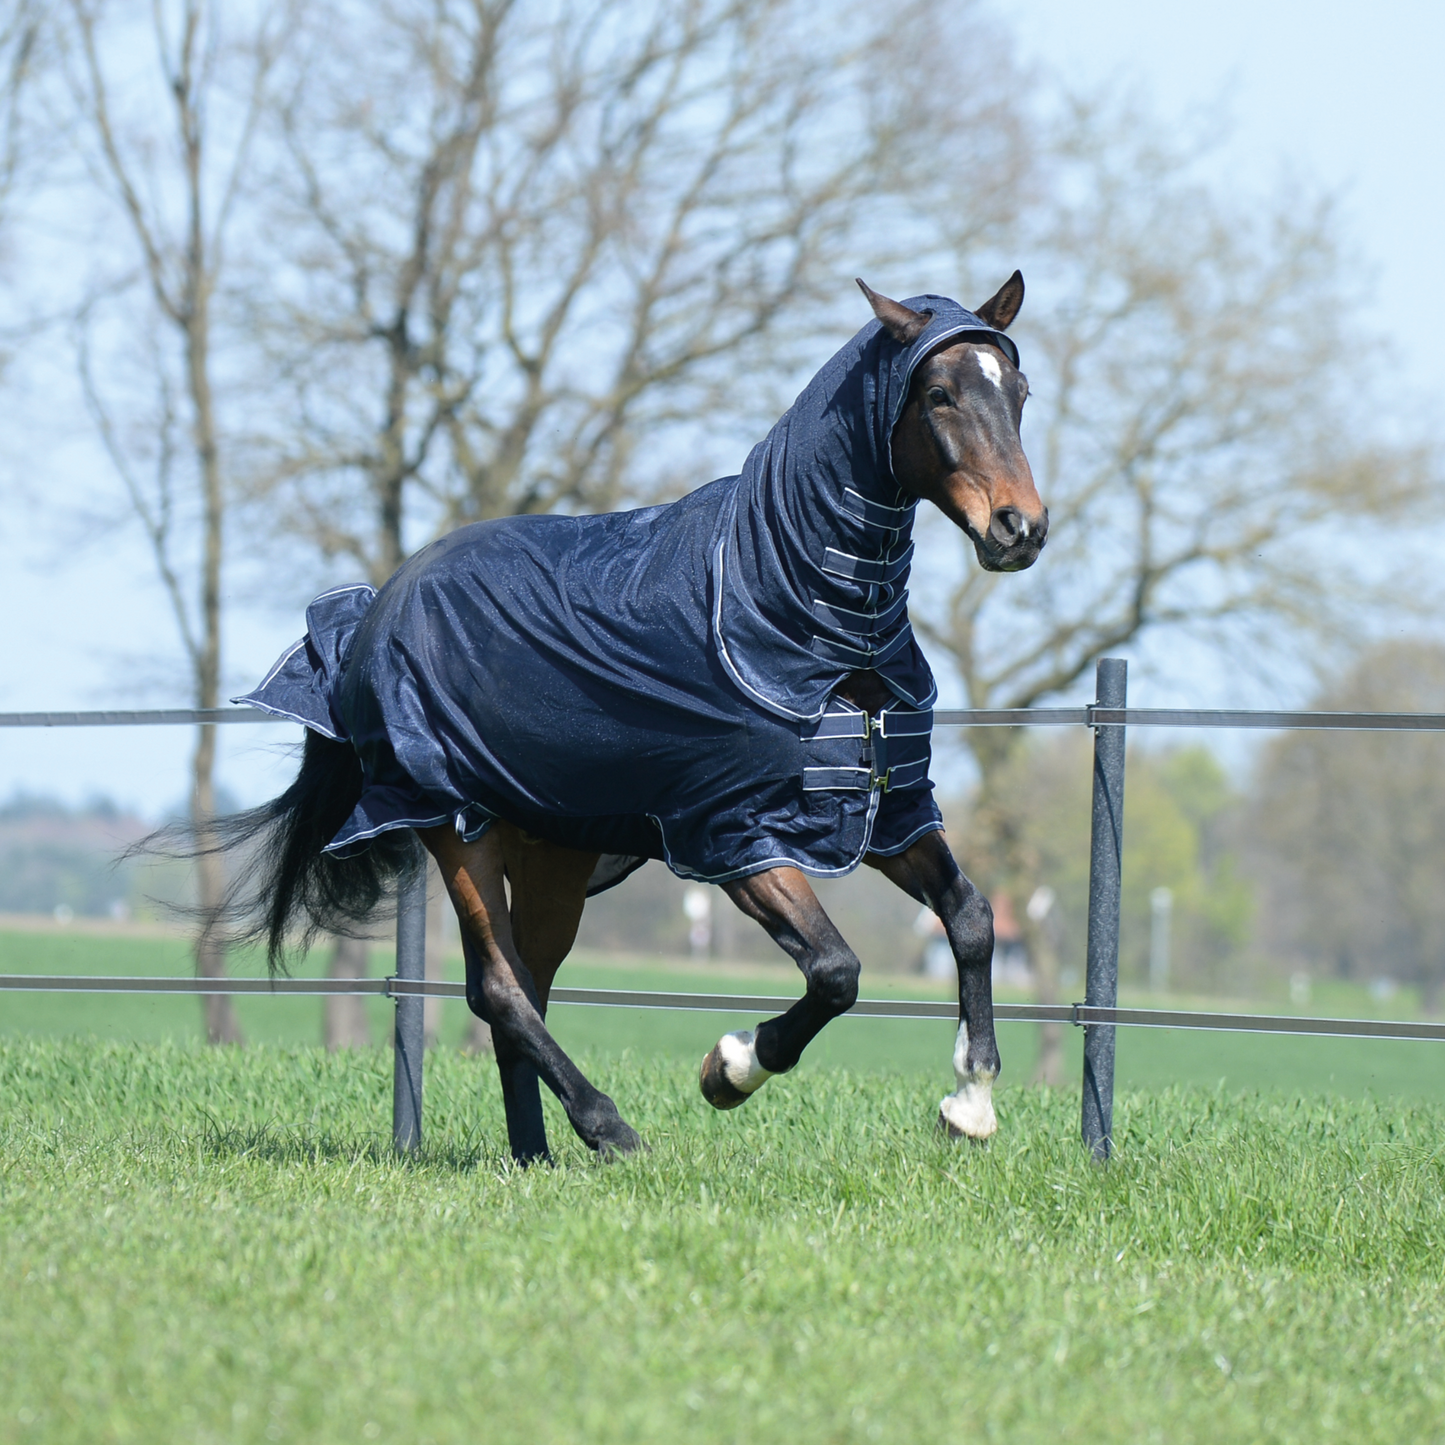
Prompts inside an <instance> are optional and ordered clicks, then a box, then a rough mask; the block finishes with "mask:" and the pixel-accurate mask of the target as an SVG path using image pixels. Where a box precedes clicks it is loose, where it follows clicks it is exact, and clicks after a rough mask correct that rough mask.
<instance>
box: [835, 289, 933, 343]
mask: <svg viewBox="0 0 1445 1445" xmlns="http://www.w3.org/2000/svg"><path fill="white" fill-rule="evenodd" d="M853 279H854V280H855V281H856V282H857V283H858V287H859V289H860V290H861V291H862V292H863V294H864V295H865V296H866V297H867V298H868V304H869V305H870V306H871V307H872V308H873V314H874V315H875V316H876V317H877V318H878V319H879V321H881V322H882V323H883V329H884V330H885V331H886V332H887V333H888V334H889V335H890V336H891V337H892V338H893V339H894V340H895V341H896V342H897V343H898V344H899V345H900V346H912V345H913V343H914V342H915V341H917V340H918V338H919V337H920V336H922V335H923V329H924V327H926V326H927V325H928V323H929V322H930V321H931V320H932V319H933V316H932V313H931V312H928V311H912V310H910V309H909V308H908V307H907V306H905V305H903V303H902V302H901V301H890V300H889V299H888V298H887V297H886V296H880V295H879V294H878V293H877V292H876V291H875V290H874V289H873V288H872V287H871V286H870V285H869V284H868V283H867V282H866V281H865V280H864V279H863V278H862V277H861V276H855V277H854V278H853Z"/></svg>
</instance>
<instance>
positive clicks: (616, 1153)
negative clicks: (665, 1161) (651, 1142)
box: [595, 1119, 647, 1163]
mask: <svg viewBox="0 0 1445 1445" xmlns="http://www.w3.org/2000/svg"><path fill="white" fill-rule="evenodd" d="M595 1148H596V1150H597V1157H598V1158H599V1159H602V1160H604V1161H606V1162H607V1163H611V1162H612V1161H613V1160H614V1159H625V1158H626V1157H627V1156H628V1155H629V1154H637V1153H640V1152H643V1151H645V1150H646V1149H647V1144H646V1142H645V1141H644V1140H643V1137H642V1135H641V1134H639V1133H638V1132H637V1130H636V1129H634V1128H633V1127H632V1125H631V1124H627V1123H624V1122H623V1121H622V1120H621V1119H619V1120H618V1121H617V1123H616V1124H615V1125H614V1126H613V1127H612V1130H611V1131H610V1132H609V1133H608V1134H606V1135H604V1136H603V1137H602V1138H601V1139H599V1140H598V1141H597V1143H596V1145H595Z"/></svg>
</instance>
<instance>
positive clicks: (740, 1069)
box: [697, 1029, 773, 1109]
mask: <svg viewBox="0 0 1445 1445" xmlns="http://www.w3.org/2000/svg"><path fill="white" fill-rule="evenodd" d="M772 1077H773V1076H772V1074H770V1073H769V1072H768V1070H767V1069H765V1068H764V1067H763V1066H762V1065H761V1064H760V1063H759V1062H758V1055H757V1050H756V1048H755V1047H754V1044H753V1035H752V1031H751V1030H750V1029H743V1030H741V1031H739V1032H738V1033H733V1034H724V1035H723V1036H722V1038H720V1039H719V1040H718V1041H717V1043H716V1044H715V1045H714V1046H713V1049H712V1052H711V1053H709V1054H708V1056H707V1057H706V1058H705V1059H704V1060H703V1061H702V1068H701V1069H699V1070H698V1080H697V1081H698V1084H699V1086H700V1087H701V1089H702V1096H703V1098H704V1099H706V1100H707V1101H708V1103H709V1104H711V1105H712V1106H713V1108H714V1109H736V1108H737V1106H738V1105H739V1104H743V1103H746V1102H747V1100H748V1098H749V1097H750V1096H751V1095H753V1094H755V1093H757V1091H758V1090H759V1089H760V1088H762V1086H763V1085H764V1084H765V1083H766V1082H767V1081H768V1080H769V1079H771V1078H772Z"/></svg>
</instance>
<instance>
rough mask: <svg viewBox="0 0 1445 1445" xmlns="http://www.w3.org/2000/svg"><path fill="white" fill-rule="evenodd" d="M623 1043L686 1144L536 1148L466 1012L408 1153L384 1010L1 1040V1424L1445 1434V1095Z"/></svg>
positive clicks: (602, 1056)
mask: <svg viewBox="0 0 1445 1445" xmlns="http://www.w3.org/2000/svg"><path fill="white" fill-rule="evenodd" d="M575 1012H577V1013H581V1012H582V1011H581V1010H577V1011H575ZM594 1016H595V1015H594ZM714 1031H715V1030H714ZM584 1066H585V1067H587V1068H588V1069H589V1070H591V1071H592V1072H593V1074H594V1077H596V1078H597V1080H598V1082H599V1083H600V1084H602V1086H603V1087H605V1088H607V1089H609V1091H610V1092H612V1093H613V1094H614V1096H615V1097H616V1099H617V1101H618V1103H619V1105H620V1106H621V1108H622V1109H623V1112H624V1114H625V1115H626V1116H627V1117H628V1118H630V1119H631V1120H632V1121H633V1122H635V1123H636V1124H637V1126H638V1127H639V1128H640V1129H641V1130H642V1132H643V1133H644V1135H645V1136H646V1137H647V1139H648V1140H649V1142H650V1144H651V1146H652V1148H651V1152H650V1153H649V1154H647V1155H646V1156H644V1157H641V1158H637V1159H634V1160H629V1161H626V1162H624V1163H622V1164H619V1165H613V1166H599V1165H597V1164H595V1163H594V1162H593V1161H592V1160H591V1158H590V1157H589V1156H587V1155H586V1154H585V1151H584V1150H582V1148H581V1147H580V1146H579V1145H577V1144H576V1143H575V1141H573V1140H572V1138H571V1136H570V1134H569V1132H568V1131H567V1129H566V1126H565V1122H564V1121H563V1119H562V1118H561V1116H560V1112H559V1111H558V1110H556V1109H555V1108H554V1107H552V1105H551V1104H550V1101H549V1105H548V1107H549V1111H550V1113H549V1126H550V1128H551V1131H552V1135H553V1140H554V1144H556V1145H560V1150H559V1167H557V1168H555V1169H550V1170H549V1169H535V1170H532V1171H529V1172H526V1173H519V1172H517V1171H516V1170H514V1169H513V1168H512V1167H511V1166H510V1164H509V1162H508V1161H507V1158H506V1153H505V1143H504V1139H505V1134H504V1128H503V1121H502V1117H501V1106H500V1100H499V1096H498V1091H497V1089H496V1087H495V1082H494V1076H493V1070H492V1066H491V1063H490V1061H489V1060H487V1059H485V1058H472V1057H468V1056H466V1055H465V1054H463V1053H462V1052H461V1051H460V1050H457V1049H455V1048H450V1047H443V1048H440V1049H438V1050H436V1051H435V1052H434V1054H433V1055H431V1056H430V1059H429V1065H428V1082H427V1121H428V1135H427V1144H426V1147H425V1149H424V1150H423V1151H422V1153H421V1154H420V1156H419V1157H417V1158H415V1159H412V1160H407V1161H398V1160H396V1159H394V1158H392V1157H391V1156H390V1155H389V1153H388V1151H387V1149H386V1147H385V1144H386V1140H387V1139H388V1137H389V1087H390V1085H389V1081H390V1068H391V1063H390V1056H389V1054H388V1053H387V1051H386V1050H384V1049H381V1048H377V1049H372V1050H362V1051H358V1052H355V1053H352V1054H341V1055H327V1054H326V1053H324V1052H323V1051H321V1050H320V1049H318V1048H315V1047H312V1046H292V1047H286V1046H275V1045H270V1046H257V1047H252V1048H250V1049H247V1050H245V1051H234V1050H209V1051H208V1050H205V1049H202V1048H199V1047H196V1046H194V1045H187V1044H179V1043H174V1042H170V1043H148V1044H131V1043H116V1042H103V1041H96V1040H82V1039H75V1038H46V1037H39V1036H31V1037H26V1036H17V1035H11V1036H8V1037H6V1038H4V1039H0V1121H3V1123H0V1289H3V1292H4V1298H5V1301H6V1304H5V1307H4V1309H3V1310H0V1440H5V1441H12V1440H13V1441H30V1440H34V1441H40V1440H44V1441H72V1440H73V1441H87V1442H89V1441H112V1440H113V1441H121V1440H133V1439H143V1440H148V1441H170V1440H185V1441H209V1440H227V1441H252V1440H254V1441H258V1442H259V1441H271V1440H286V1439H294V1440H305V1441H333V1440H334V1441H347V1442H350V1441H355V1440H398V1441H408V1442H420V1441H436V1442H444V1441H453V1440H456V1441H462V1440H467V1441H472V1440H476V1439H485V1440H487V1441H488V1442H489V1445H490V1442H510V1441H529V1442H530V1441H542V1440H545V1441H552V1440H557V1441H574V1440H575V1441H584V1440H585V1441H589V1442H591V1441H619V1442H628V1445H631V1442H636V1441H653V1440H668V1441H671V1440H684V1439H685V1440H689V1441H742V1440H746V1441H752V1442H764V1441H774V1440H777V1441H798V1440H835V1441H852V1440H857V1441H866V1440H875V1439H879V1440H923V1439H940V1440H941V1439H954V1438H961V1437H966V1438H968V1439H971V1440H991V1441H992V1440H998V1441H1013V1440H1018V1441H1025V1440H1027V1441H1036V1440H1038V1439H1041V1438H1053V1439H1058V1440H1063V1441H1072V1440H1079V1441H1083V1440H1148V1439H1161V1440H1169V1441H1191V1440H1199V1441H1205V1440H1210V1441H1214V1440H1221V1439H1250V1440H1270V1441H1276V1440H1277V1441H1294V1440H1299V1441H1316V1440H1319V1439H1321V1438H1342V1437H1346V1436H1348V1438H1351V1439H1352V1440H1355V1441H1371V1440H1390V1441H1392V1442H1393V1441H1396V1440H1398V1439H1401V1438H1409V1439H1416V1440H1428V1439H1436V1438H1445V1424H1442V1422H1445V1383H1442V1382H1445V1328H1442V1326H1445V1295H1442V1290H1441V1286H1442V1282H1445V1281H1442V1274H1445V1157H1442V1151H1441V1147H1440V1139H1441V1137H1442V1130H1445V1107H1441V1106H1440V1105H1439V1104H1430V1103H1424V1102H1408V1103H1407V1102H1400V1103H1390V1102H1387V1101H1384V1100H1380V1099H1371V1098H1363V1099H1362V1098H1355V1099H1352V1100H1350V1099H1345V1098H1342V1097H1327V1096H1317V1097H1305V1096H1301V1095H1294V1096H1289V1095H1285V1094H1258V1093H1237V1092H1227V1091H1225V1090H1223V1089H1204V1088H1182V1089H1163V1090H1156V1091H1151V1092H1148V1093H1141V1092H1133V1093H1125V1094H1123V1095H1121V1097H1120V1099H1119V1103H1118V1118H1119V1120H1120V1122H1121V1126H1122V1127H1121V1128H1120V1131H1119V1148H1118V1155H1117V1157H1116V1159H1115V1161H1114V1162H1113V1164H1112V1165H1111V1166H1110V1167H1109V1168H1108V1169H1107V1170H1100V1169H1097V1168H1095V1167H1094V1166H1093V1165H1092V1164H1090V1163H1089V1161H1088V1160H1087V1159H1086V1157H1085V1156H1084V1154H1083V1152H1082V1150H1081V1148H1080V1147H1079V1145H1078V1143H1077V1128H1078V1118H1077V1110H1078V1101H1077V1096H1076V1094H1075V1093H1074V1091H1072V1090H1070V1091H1067V1092H1063V1093H1051V1092H1049V1091H1046V1090H1038V1089H1026V1088H1019V1087H1011V1088H1006V1089H1004V1090H1003V1091H1002V1092H1001V1097H1000V1118H1001V1124H1002V1130H1001V1133H1000V1135H999V1137H998V1139H997V1140H996V1141H995V1142H994V1143H993V1144H992V1145H990V1146H988V1147H985V1148H964V1149H960V1148H957V1147H950V1146H948V1145H946V1144H945V1143H944V1142H942V1141H941V1140H940V1139H939V1138H938V1137H937V1136H936V1135H935V1134H934V1133H933V1131H932V1130H931V1129H930V1127H929V1119H930V1117H931V1112H932V1110H933V1108H934V1107H935V1106H936V1101H937V1098H938V1095H939V1093H940V1092H941V1083H942V1081H941V1080H940V1078H939V1077H937V1073H938V1071H937V1070H936V1069H935V1070H934V1071H933V1076H930V1075H929V1074H925V1073H923V1072H921V1071H916V1070H915V1071H894V1072H881V1071H864V1072H859V1071H847V1070H843V1069H841V1068H839V1067H838V1066H836V1065H833V1064H807V1063H805V1065H804V1066H803V1067H802V1068H801V1069H800V1070H799V1071H798V1073H797V1074H796V1075H795V1076H793V1077H792V1078H789V1079H784V1080H777V1081H774V1083H772V1084H770V1085H769V1086H768V1087H767V1088H766V1089H765V1090H764V1091H763V1092H762V1094H761V1095H760V1096H759V1097H758V1098H756V1099H754V1100H752V1101H750V1102H749V1104H748V1105H747V1106H746V1107H745V1108H743V1109H741V1110H738V1111H736V1112H735V1113H730V1114H715V1113H714V1112H713V1111H711V1110H710V1109H708V1108H707V1107H706V1106H705V1105H704V1104H703V1103H702V1101H701V1099H700V1098H699V1097H698V1095H697V1091H696V1082H695V1073H694V1070H695V1064H693V1063H690V1062H686V1061H680V1060H677V1059H674V1058H671V1057H669V1056H668V1055H667V1053H666V1052H665V1051H664V1052H663V1053H661V1054H660V1055H656V1056H652V1057H645V1058H644V1057H639V1056H638V1055H637V1054H635V1053H631V1052H624V1053H616V1052H606V1053H603V1052H597V1051H593V1052H591V1053H590V1055H584Z"/></svg>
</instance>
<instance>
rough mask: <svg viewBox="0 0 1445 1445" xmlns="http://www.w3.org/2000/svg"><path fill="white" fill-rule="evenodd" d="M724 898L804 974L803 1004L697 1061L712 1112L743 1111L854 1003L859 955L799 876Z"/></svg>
mask: <svg viewBox="0 0 1445 1445" xmlns="http://www.w3.org/2000/svg"><path fill="white" fill-rule="evenodd" d="M726 888H727V893H728V896H729V897H730V898H731V899H732V900H733V902H734V903H736V904H737V906H738V907H739V908H740V909H741V910H742V911H743V912H744V913H746V914H747V915H748V916H749V917H750V918H754V919H756V920H757V921H758V922H759V923H761V924H762V925H763V927H764V928H765V929H766V930H767V932H768V934H769V935H770V936H771V937H772V939H773V941H774V942H775V943H777V945H778V946H779V947H780V948H781V949H782V950H783V951H784V952H785V953H787V954H788V955H789V956H790V957H791V958H792V959H793V961H794V962H795V963H796V964H797V965H798V967H799V968H800V969H801V970H802V973H803V977H804V979H805V980H806V983H807V990H806V992H805V993H804V994H803V997H802V998H800V999H799V1000H798V1002H797V1003H795V1004H794V1005H793V1006H792V1008H790V1009H789V1010H788V1011H787V1013H785V1014H781V1015H779V1017H777V1018H774V1019H769V1020H767V1022H765V1023H761V1024H759V1025H758V1027H757V1029H756V1030H752V1029H740V1030H737V1031H736V1032H734V1033H730V1034H724V1035H723V1037H722V1038H721V1039H719V1040H718V1042H717V1043H716V1045H714V1047H713V1049H712V1051H711V1052H710V1053H709V1054H708V1055H707V1057H706V1058H705V1059H703V1061H702V1068H701V1070H700V1072H699V1078H698V1082H699V1085H700V1086H701V1088H702V1094H703V1098H705V1099H706V1100H707V1101H708V1103H710V1104H711V1105H712V1106H713V1107H714V1108H716V1109H735V1108H737V1106H738V1105H739V1104H742V1103H745V1102H746V1101H747V1100H748V1099H749V1098H751V1096H752V1095H753V1094H755V1093H756V1092H757V1091H758V1090H759V1089H760V1088H761V1087H762V1086H763V1085H764V1084H765V1083H766V1082H767V1081H768V1080H769V1079H770V1078H772V1076H773V1075H774V1074H784V1073H787V1071H788V1070H789V1069H791V1068H792V1067H793V1066H794V1065H795V1064H796V1063H797V1062H798V1060H799V1059H800V1058H801V1057H802V1054H803V1050H804V1049H805V1048H807V1046H808V1045H809V1044H810V1043H811V1042H812V1041H813V1039H815V1038H816V1037H817V1036H818V1034H819V1033H820V1032H821V1031H822V1029H823V1027H824V1026H825V1025H826V1024H827V1023H829V1022H830V1020H832V1019H835V1018H837V1017H838V1015H839V1014H842V1013H846V1012H847V1011H848V1010H849V1009H850V1008H852V1007H853V1004H854V1002H855V1000H856V999H857V997H858V972H859V964H858V958H857V955H855V954H854V952H853V950H852V949H851V948H849V947H848V945H847V944H846V943H845V942H844V941H843V937H842V935H841V934H840V933H839V932H838V930H837V929H836V928H835V927H834V926H833V921H832V919H830V918H829V917H828V915H827V914H826V913H825V912H824V911H823V906H822V904H821V903H819V902H818V899H817V895H816V894H814V892H813V890H812V887H811V886H810V885H809V883H808V880H807V879H806V878H805V877H804V876H803V875H802V873H800V872H799V871H798V870H797V869H796V868H773V869H769V870H768V871H767V872H765V873H755V874H753V875H752V877H750V878H743V879H739V880H738V881H737V882H735V883H730V884H728V885H726Z"/></svg>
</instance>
